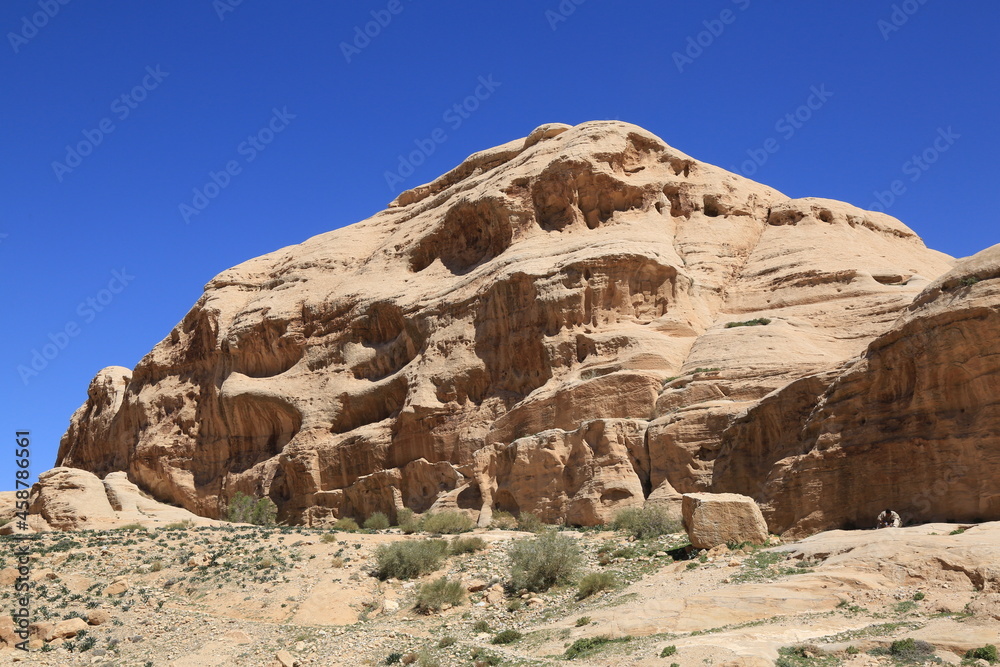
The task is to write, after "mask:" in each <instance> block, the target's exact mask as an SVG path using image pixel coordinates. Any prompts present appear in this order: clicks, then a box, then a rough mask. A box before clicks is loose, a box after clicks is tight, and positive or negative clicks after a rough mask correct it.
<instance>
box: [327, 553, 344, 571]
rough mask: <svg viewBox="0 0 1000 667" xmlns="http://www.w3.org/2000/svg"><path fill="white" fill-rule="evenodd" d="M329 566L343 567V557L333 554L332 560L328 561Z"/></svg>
mask: <svg viewBox="0 0 1000 667" xmlns="http://www.w3.org/2000/svg"><path fill="white" fill-rule="evenodd" d="M330 567H332V568H336V569H338V570H339V569H340V568H342V567H344V559H343V558H341V557H340V556H334V557H333V560H331V561H330Z"/></svg>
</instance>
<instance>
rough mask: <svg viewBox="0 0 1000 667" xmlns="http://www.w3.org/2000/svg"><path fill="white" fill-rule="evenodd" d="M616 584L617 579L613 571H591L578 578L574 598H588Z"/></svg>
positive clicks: (608, 589) (610, 588)
mask: <svg viewBox="0 0 1000 667" xmlns="http://www.w3.org/2000/svg"><path fill="white" fill-rule="evenodd" d="M617 585H618V579H617V578H616V577H615V575H614V573H613V572H591V573H590V574H588V575H586V576H585V577H584V578H583V579H581V580H580V584H579V585H578V587H577V591H576V599H577V600H583V599H584V598H589V597H590V596H591V595H593V594H594V593H599V592H601V591H610V590H612V589H613V588H615V586H617Z"/></svg>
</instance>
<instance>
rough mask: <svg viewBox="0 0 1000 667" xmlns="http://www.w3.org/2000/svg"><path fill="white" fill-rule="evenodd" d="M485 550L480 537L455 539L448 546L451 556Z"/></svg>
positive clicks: (484, 543) (483, 542)
mask: <svg viewBox="0 0 1000 667" xmlns="http://www.w3.org/2000/svg"><path fill="white" fill-rule="evenodd" d="M485 548H486V542H485V541H483V539H482V538H481V537H456V538H455V539H453V540H452V541H451V544H450V545H449V546H448V549H449V551H451V555H452V556H459V555H461V554H471V553H475V552H477V551H482V550H483V549H485Z"/></svg>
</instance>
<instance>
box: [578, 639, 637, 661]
mask: <svg viewBox="0 0 1000 667" xmlns="http://www.w3.org/2000/svg"><path fill="white" fill-rule="evenodd" d="M630 641H632V637H630V636H628V635H626V636H624V637H619V638H617V639H612V638H611V637H609V636H608V635H598V636H597V637H585V638H583V639H577V640H576V641H575V642H573V643H572V644H571V645H570V647H569V648H568V649H566V653H564V654H563V657H564V658H565V659H566V660H575V659H576V658H583V657H586V656H588V655H592V654H594V653H597V652H598V651H600V650H601V649H602V648H604V647H605V646H607V645H608V644H616V643H623V642H630Z"/></svg>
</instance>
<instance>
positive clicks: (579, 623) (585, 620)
mask: <svg viewBox="0 0 1000 667" xmlns="http://www.w3.org/2000/svg"><path fill="white" fill-rule="evenodd" d="M589 624H590V616H581V617H580V618H578V619H576V627H578V628H582V627H583V626H585V625H589Z"/></svg>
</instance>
